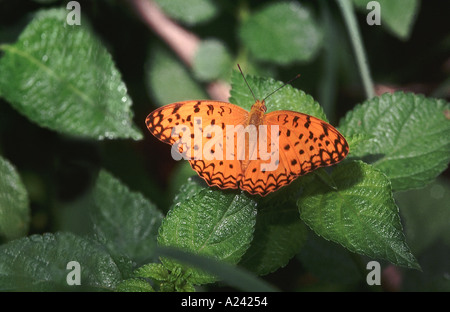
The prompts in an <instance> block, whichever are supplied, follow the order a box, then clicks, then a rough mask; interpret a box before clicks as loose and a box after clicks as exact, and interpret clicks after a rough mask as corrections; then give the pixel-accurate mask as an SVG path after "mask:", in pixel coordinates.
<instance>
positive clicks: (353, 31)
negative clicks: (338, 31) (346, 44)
mask: <svg viewBox="0 0 450 312" xmlns="http://www.w3.org/2000/svg"><path fill="white" fill-rule="evenodd" d="M336 1H337V3H338V5H339V7H340V8H341V12H342V15H343V16H344V20H345V23H346V25H347V29H348V32H349V34H350V40H351V42H352V45H353V50H354V51H355V54H356V60H357V62H358V68H359V72H360V74H361V78H362V80H363V84H364V89H365V91H366V96H367V98H368V99H370V98H372V97H374V96H375V91H374V87H373V81H372V78H371V77H370V70H369V64H368V61H367V57H366V52H365V50H364V46H363V43H362V40H361V34H360V33H359V28H358V24H357V22H356V18H355V12H354V10H353V4H352V2H351V0H336Z"/></svg>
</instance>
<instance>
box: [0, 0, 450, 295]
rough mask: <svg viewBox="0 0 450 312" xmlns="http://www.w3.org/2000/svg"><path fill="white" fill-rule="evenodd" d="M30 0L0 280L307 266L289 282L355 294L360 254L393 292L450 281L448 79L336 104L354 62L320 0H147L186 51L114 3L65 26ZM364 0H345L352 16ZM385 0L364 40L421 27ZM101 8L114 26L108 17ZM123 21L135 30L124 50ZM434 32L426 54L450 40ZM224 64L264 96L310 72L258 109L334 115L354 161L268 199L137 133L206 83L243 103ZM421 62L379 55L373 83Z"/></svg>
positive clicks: (2, 225)
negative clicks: (221, 184) (395, 275)
mask: <svg viewBox="0 0 450 312" xmlns="http://www.w3.org/2000/svg"><path fill="white" fill-rule="evenodd" d="M339 1H344V0H339ZM345 1H347V0H345ZM37 2H38V3H36V4H34V6H32V7H29V8H27V9H29V10H30V11H33V17H32V18H31V19H30V20H26V21H25V20H22V21H21V23H22V26H23V29H21V30H20V32H18V31H17V30H16V29H13V28H12V26H11V25H17V24H18V22H17V21H16V20H14V21H12V22H10V23H9V24H8V26H9V27H11V30H9V29H7V28H6V27H5V29H3V28H0V51H1V53H2V54H0V97H1V99H2V101H1V102H0V238H1V240H2V245H0V290H37V291H52V290H69V291H70V290H73V289H74V287H75V288H76V290H80V289H81V290H90V291H195V290H196V288H198V287H199V286H200V287H204V288H203V289H211V290H214V289H217V287H220V284H218V283H217V282H219V281H222V282H224V283H226V284H227V285H229V286H231V287H234V288H236V289H239V290H244V291H252V290H253V291H255V290H256V291H259V290H261V291H274V290H278V289H283V288H284V286H283V285H282V284H280V285H271V284H269V283H268V282H267V280H266V279H265V277H266V276H267V275H269V276H274V275H277V274H278V273H279V272H282V271H283V270H292V268H294V273H292V274H291V275H292V276H293V278H296V279H297V280H301V277H302V276H310V275H311V274H312V275H314V276H315V278H317V281H316V282H315V283H314V284H313V285H311V284H308V283H307V284H301V285H300V286H297V288H294V289H287V290H307V289H316V290H327V289H329V287H330V285H331V287H332V289H338V290H347V289H352V290H354V289H357V290H360V289H367V287H370V286H364V287H362V288H361V286H360V285H361V283H363V284H364V283H365V274H367V270H366V268H365V263H366V262H367V261H369V260H377V261H380V262H381V263H382V265H383V268H389V267H392V266H395V268H396V270H398V271H400V272H401V274H402V276H403V279H404V284H403V285H402V286H400V289H402V290H449V289H450V286H449V283H448V278H447V280H446V279H445V275H444V274H445V272H446V270H448V263H446V261H445V259H448V250H449V248H450V239H449V237H450V233H449V230H448V229H449V226H448V225H449V223H448V220H449V210H448V194H449V183H448V181H447V180H446V178H445V174H442V173H443V172H444V171H445V170H446V168H447V166H448V163H449V161H450V121H449V115H450V104H449V103H448V102H447V101H446V99H445V96H444V95H445V93H444V95H443V93H442V90H445V88H446V86H447V87H448V80H447V82H446V81H445V78H442V79H441V80H440V81H439V82H441V83H442V85H440V86H438V87H437V88H436V90H435V92H434V96H429V95H423V94H418V92H412V91H395V92H392V93H385V94H382V95H378V96H375V97H373V98H370V99H364V98H362V97H361V96H360V94H362V93H363V92H361V91H360V92H359V93H357V95H356V96H353V97H352V98H351V99H350V100H351V103H352V104H351V105H350V106H348V105H347V106H344V105H343V104H342V102H343V99H342V94H338V92H339V88H338V86H339V87H340V86H344V87H345V86H350V85H354V84H355V82H357V83H359V81H358V78H355V77H358V73H359V71H358V69H357V68H356V67H355V64H354V63H353V61H354V60H353V59H352V57H349V55H351V53H352V52H351V50H350V44H349V43H348V39H347V37H346V33H345V28H344V27H345V26H344V22H343V21H342V20H341V17H340V15H339V14H338V13H339V11H338V10H334V9H336V8H337V5H336V3H332V2H331V1H319V2H317V1H299V2H297V1H292V2H278V1H264V3H263V4H260V3H259V2H257V1H239V2H236V3H234V2H232V1H212V0H201V1H200V0H198V1H192V2H190V4H189V5H186V3H187V2H186V1H185V0H173V1H162V0H161V1H155V2H156V3H157V4H159V5H160V6H161V8H162V9H163V10H164V12H165V14H167V15H168V16H170V17H171V18H173V19H174V20H175V21H176V22H177V23H179V24H180V25H182V26H183V27H186V28H187V29H189V30H190V31H192V32H195V33H196V34H197V35H198V36H201V40H200V44H199V48H198V50H197V51H196V54H195V56H194V58H193V59H192V64H191V66H190V65H186V64H184V63H183V62H182V61H180V60H178V59H177V55H176V54H174V53H172V52H170V51H169V50H170V47H169V46H165V44H163V43H161V42H159V40H158V39H156V38H155V37H153V36H150V38H149V37H148V35H147V29H145V27H144V26H142V25H139V26H136V25H137V24H139V21H138V18H137V17H136V16H135V15H133V14H131V12H132V11H131V10H130V8H129V7H128V5H127V4H123V3H122V2H120V1H100V2H98V3H97V4H88V3H84V2H81V8H82V12H83V15H82V16H83V19H82V25H81V26H77V25H69V24H67V23H66V15H67V12H68V11H67V9H66V8H65V6H64V5H63V6H62V7H59V5H60V3H58V2H56V3H53V2H52V1H50V2H49V3H47V2H42V1H37ZM367 2H368V1H365V0H353V4H354V5H355V8H356V9H357V10H358V11H359V12H361V13H362V14H361V15H360V16H361V20H365V13H366V12H367V9H366V4H367ZM379 2H380V5H381V7H382V27H380V28H370V29H368V27H369V26H367V25H364V22H361V23H360V24H361V29H362V34H363V38H364V40H366V39H367V40H369V39H370V38H372V37H371V36H373V35H372V33H375V36H378V37H382V38H385V37H386V36H387V37H388V38H389V39H390V40H395V42H397V41H398V42H397V43H395V44H397V45H398V44H407V43H408V42H410V41H411V40H414V38H415V37H414V36H415V32H414V22H415V21H416V20H417V19H420V17H421V16H420V14H419V13H420V12H421V10H420V9H419V8H420V6H421V5H423V6H425V4H424V3H422V4H421V3H420V1H419V0H414V1H413V0H410V1H407V0H402V1H400V0H399V2H401V5H399V4H398V3H397V2H396V4H395V5H394V4H393V3H394V1H379ZM89 3H90V2H89ZM349 3H350V4H351V2H350V1H349ZM428 5H430V4H428ZM98 7H102V8H104V9H105V10H104V11H103V10H97V9H98ZM36 8H40V10H36ZM124 8H126V10H129V11H127V13H124V12H123V10H124ZM427 8H428V9H429V8H430V7H427ZM399 10H401V13H399V12H400V11H399ZM0 11H1V10H0ZM438 11H439V9H438ZM443 11H445V10H443ZM334 12H337V13H334ZM25 13H26V12H25V11H22V12H21V14H19V15H20V17H24V16H25ZM107 13H110V14H113V16H115V17H117V18H118V19H119V21H117V23H119V24H120V25H121V26H120V27H119V26H117V24H114V23H110V24H108V26H110V27H111V28H112V29H111V30H109V29H108V30H105V28H103V27H104V26H102V22H103V21H102V20H101V19H102V18H104V19H106V20H107V19H110V18H111V16H109V17H105V16H103V15H104V14H107ZM403 13H405V14H403ZM400 15H401V16H402V18H397V17H398V16H400ZM96 18H100V20H98V21H96ZM445 18H446V17H444V19H445ZM0 20H1V19H0ZM224 20H225V21H227V23H229V24H230V25H231V24H232V26H233V27H230V29H228V28H227V29H226V30H224V29H223V26H222V24H223V22H224ZM4 25H7V23H6V22H5V24H4ZM4 25H3V24H2V25H0V26H2V27H3V26H4ZM127 27H129V28H130V29H127ZM140 27H142V29H143V30H142V29H141V28H140ZM372 27H377V26H372ZM123 29H125V32H126V33H125V34H124V33H121V31H122V32H123V31H124V30H123ZM135 29H138V31H136V33H135V35H136V38H137V41H142V42H145V45H143V44H142V42H139V43H140V44H138V45H136V44H135V45H132V46H129V45H130V43H131V41H130V38H129V37H130V36H129V33H132V32H133V30H135ZM386 30H387V32H386ZM110 32H112V33H113V34H112V35H111V34H109V35H108V33H110ZM19 33H20V34H19ZM116 34H117V36H116ZM391 34H393V36H394V37H393V38H391V37H390V36H391ZM116 37H117V38H116ZM337 38H339V40H337ZM440 39H441V38H438V39H437V40H440ZM439 43H440V42H439ZM147 44H148V47H147ZM330 44H333V45H336V46H332V47H331V48H332V49H331V48H330ZM443 46H444V47H442V46H441V47H440V49H441V50H440V51H438V52H436V51H433V53H435V54H436V55H437V56H439V57H440V56H441V55H446V54H448V45H447V46H445V45H443ZM382 48H385V49H387V48H388V47H387V46H382V47H381V48H380V49H382ZM123 51H126V52H127V53H126V54H125V55H126V57H125V58H124V59H122V58H121V57H120V54H121V53H124V52H123ZM134 53H135V54H136V55H137V56H134ZM417 53H419V54H420V53H421V52H417ZM430 53H431V52H430ZM368 55H369V57H373V59H371V61H372V60H375V61H376V55H374V56H372V53H371V51H369V53H368ZM437 56H436V57H437ZM134 58H136V59H137V60H139V62H138V63H139V64H138V65H136V66H137V67H139V70H136V68H135V67H133V65H131V64H132V63H133V62H134ZM116 59H118V60H120V61H119V62H117V61H116ZM236 62H239V63H240V64H241V67H242V68H244V71H246V73H247V74H246V75H245V77H246V79H247V81H248V84H249V85H250V86H251V88H252V90H253V92H254V94H255V96H256V97H257V98H259V99H261V98H264V97H265V96H267V95H268V94H270V93H271V92H272V91H274V90H275V89H277V88H279V87H281V86H283V82H282V81H286V80H287V79H289V78H290V77H287V76H289V75H291V74H292V73H297V72H298V71H300V72H302V78H300V80H299V81H301V82H299V84H300V85H302V86H303V85H304V88H303V87H302V89H304V91H303V90H299V89H297V88H294V87H292V86H290V85H286V86H284V87H283V88H281V89H280V90H278V91H277V92H276V93H274V94H272V95H271V96H270V97H269V98H268V99H267V100H266V102H267V105H268V111H275V110H282V109H287V110H295V111H300V112H303V113H307V114H310V115H313V116H316V117H318V118H320V119H323V120H326V121H328V120H331V121H332V123H333V124H336V126H337V127H338V128H339V130H340V131H341V133H342V134H343V135H344V136H345V137H346V138H347V140H348V142H349V145H350V155H349V156H348V157H347V159H345V160H344V161H343V162H342V163H339V164H338V165H336V166H333V167H331V168H327V169H319V170H316V171H315V172H313V173H310V174H308V175H306V176H304V177H300V178H299V179H297V180H295V181H294V182H293V183H292V184H290V185H288V186H286V187H284V188H282V189H280V190H279V191H277V192H275V193H271V194H269V195H268V196H267V197H259V196H250V195H249V194H247V193H245V192H242V191H238V190H220V189H217V188H210V187H208V186H207V185H206V184H205V183H204V182H203V181H202V180H200V179H199V178H198V177H197V176H195V173H194V172H193V171H192V170H191V169H190V168H189V166H188V164H187V163H179V164H176V166H177V167H176V168H173V166H174V164H173V162H172V161H171V159H170V148H168V146H161V144H159V143H158V142H156V140H154V138H150V135H147V134H144V135H143V133H146V130H145V129H144V126H145V125H144V119H145V116H146V114H148V113H149V112H150V111H151V110H152V107H157V106H161V105H164V104H168V103H170V102H174V101H178V100H188V99H196V98H205V97H207V96H208V95H207V92H208V87H207V85H208V84H209V83H211V82H216V81H217V80H220V81H226V82H228V83H229V84H230V85H231V91H230V102H232V103H234V104H237V105H240V106H242V107H244V108H246V109H249V108H250V107H251V105H252V104H253V102H254V99H253V96H252V93H251V92H250V91H249V90H248V87H247V85H246V83H245V82H244V80H243V79H242V76H241V75H240V73H239V72H237V71H236V70H231V68H232V67H234V64H235V63H236ZM348 64H352V65H350V66H347V65H348ZM287 65H289V67H288V66H287ZM424 66H425V65H424ZM130 67H131V69H130ZM291 68H292V69H291ZM381 68H382V66H381ZM374 69H375V70H374ZM421 69H422V68H421V67H420V66H419V65H417V70H414V69H409V70H404V68H402V67H399V68H395V69H394V70H393V73H386V72H385V71H382V70H378V69H377V67H373V68H372V70H374V73H375V74H374V76H375V77H376V78H375V79H376V80H379V81H389V82H391V83H392V82H394V83H397V84H401V83H405V84H406V83H407V82H408V81H407V80H405V79H406V78H405V77H410V76H411V75H412V74H416V75H418V76H420V74H421V72H420V70H421ZM359 70H360V69H359ZM270 76H271V77H277V78H276V79H275V78H266V77H270ZM286 77H287V78H286ZM338 80H339V81H341V82H340V83H339V84H338ZM295 84H297V81H296V82H295ZM205 86H206V87H205ZM317 86H320V89H319V88H318V87H317ZM358 88H359V89H361V85H358ZM430 93H432V92H430ZM147 95H148V96H149V97H150V102H149V99H148V98H147ZM313 95H314V97H313ZM338 95H339V96H338ZM447 96H448V95H447ZM315 98H317V99H321V100H320V101H316V100H315ZM132 99H133V101H132ZM322 100H323V103H322ZM132 102H134V104H132ZM319 103H320V104H319ZM343 110H347V111H346V113H345V114H344V113H343V112H342V111H343ZM133 116H135V117H134V118H133ZM338 117H343V118H341V120H340V121H339V122H336V121H337V120H338ZM144 136H145V137H148V139H146V140H143V137H144ZM403 227H405V229H403ZM443 259H444V260H443ZM70 261H77V262H79V263H80V265H81V267H82V268H83V269H82V271H81V272H82V274H81V281H82V283H81V285H80V286H70V285H68V283H67V280H66V277H67V274H68V273H69V271H70V270H69V269H68V268H67V267H66V266H67V264H68V263H69V262H70ZM299 263H300V265H299ZM434 264H435V265H434ZM285 266H288V267H287V268H285V269H283V268H284V267H285ZM297 284H298V283H297ZM283 290H284V289H283ZM397 290H398V289H397Z"/></svg>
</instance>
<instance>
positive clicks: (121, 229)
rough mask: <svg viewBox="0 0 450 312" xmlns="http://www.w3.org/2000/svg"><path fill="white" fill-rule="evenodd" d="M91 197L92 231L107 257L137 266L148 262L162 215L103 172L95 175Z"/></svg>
mask: <svg viewBox="0 0 450 312" xmlns="http://www.w3.org/2000/svg"><path fill="white" fill-rule="evenodd" d="M93 198H94V202H95V209H94V210H93V211H92V221H93V223H94V232H95V234H96V237H97V238H98V239H99V241H101V242H102V243H103V244H104V245H105V246H106V247H107V248H108V250H109V251H110V252H111V254H112V255H125V256H127V257H129V258H130V259H132V260H134V261H135V262H137V263H143V262H144V261H148V260H149V259H152V250H153V248H154V247H155V246H156V238H157V234H158V229H159V227H160V225H161V222H162V219H163V215H162V213H161V212H160V211H159V210H158V209H157V208H156V207H155V206H154V205H153V204H152V203H150V202H149V201H148V200H147V199H145V198H144V197H143V196H142V195H141V194H140V193H134V192H131V191H130V190H129V189H128V188H127V187H126V186H125V185H123V184H122V183H121V182H120V181H119V180H117V179H116V178H114V177H113V176H112V175H111V174H109V173H108V172H106V171H100V173H99V176H98V180H97V183H96V185H95V188H94V192H93Z"/></svg>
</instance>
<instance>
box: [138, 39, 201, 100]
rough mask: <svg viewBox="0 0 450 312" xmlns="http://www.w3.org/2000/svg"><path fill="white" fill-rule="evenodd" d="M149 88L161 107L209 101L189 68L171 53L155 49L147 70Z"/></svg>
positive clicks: (162, 49)
mask: <svg viewBox="0 0 450 312" xmlns="http://www.w3.org/2000/svg"><path fill="white" fill-rule="evenodd" d="M146 80H147V88H148V90H149V92H150V94H151V96H152V97H153V98H154V99H155V100H156V102H157V104H158V105H160V106H163V105H166V104H170V103H173V102H178V101H187V100H198V99H207V98H208V96H207V95H206V93H205V92H204V91H203V89H202V88H201V87H200V85H199V84H198V83H197V82H196V81H195V80H194V79H193V78H192V76H191V74H190V73H189V71H188V70H187V68H186V67H185V66H184V65H183V64H182V63H181V62H180V61H178V60H177V59H176V58H175V57H174V56H173V55H172V54H171V53H170V52H168V51H167V50H166V49H164V48H161V47H158V46H156V47H153V49H152V51H151V53H150V55H149V60H148V65H147V70H146Z"/></svg>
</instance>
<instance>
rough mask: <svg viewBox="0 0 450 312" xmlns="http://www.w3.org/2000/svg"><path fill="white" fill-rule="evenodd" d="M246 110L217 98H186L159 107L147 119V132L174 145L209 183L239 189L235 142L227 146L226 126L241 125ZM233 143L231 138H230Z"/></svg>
mask: <svg viewBox="0 0 450 312" xmlns="http://www.w3.org/2000/svg"><path fill="white" fill-rule="evenodd" d="M247 118H248V112H247V111H246V110H244V109H243V108H240V107H239V106H236V105H233V104H230V103H226V102H219V101H185V102H179V103H173V104H169V105H166V106H164V107H161V108H159V109H157V110H155V111H153V112H152V113H151V114H149V115H148V117H147V119H146V125H147V127H148V129H149V130H150V132H151V133H152V134H153V135H154V136H155V137H157V138H158V139H159V140H161V141H163V142H164V143H168V144H170V145H173V146H175V148H176V149H177V150H178V152H179V153H180V154H181V156H183V157H184V158H185V159H187V160H189V162H190V164H191V167H192V168H193V169H194V170H195V171H196V172H197V173H198V174H199V176H200V177H202V178H203V179H204V180H205V181H206V182H207V183H208V185H210V186H213V185H215V186H218V187H220V188H238V187H239V181H240V180H241V178H242V170H241V163H240V160H239V159H238V157H233V158H231V156H235V155H236V154H237V149H236V145H235V144H234V143H233V144H232V150H230V149H228V152H229V156H230V157H227V147H226V145H227V144H226V142H227V141H226V140H227V138H226V130H227V126H237V125H242V124H244V123H245V121H246V120H247ZM233 142H234V141H233Z"/></svg>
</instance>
